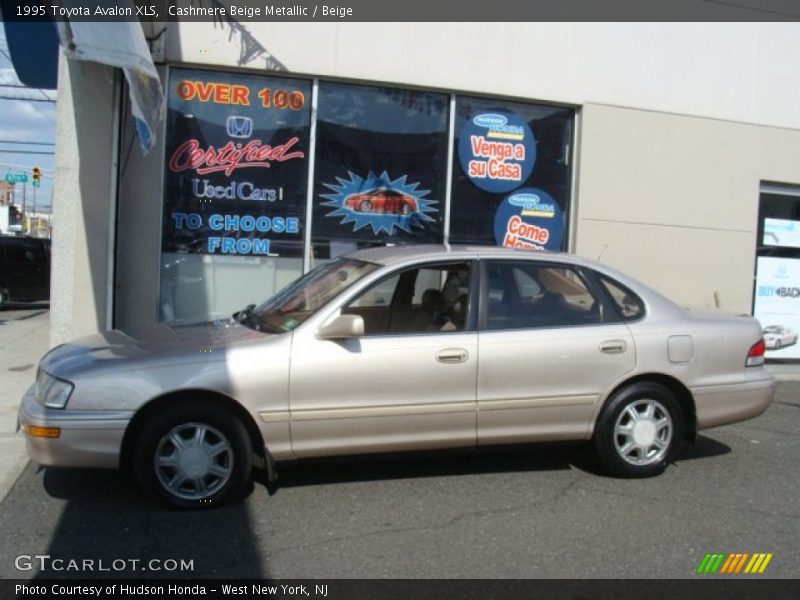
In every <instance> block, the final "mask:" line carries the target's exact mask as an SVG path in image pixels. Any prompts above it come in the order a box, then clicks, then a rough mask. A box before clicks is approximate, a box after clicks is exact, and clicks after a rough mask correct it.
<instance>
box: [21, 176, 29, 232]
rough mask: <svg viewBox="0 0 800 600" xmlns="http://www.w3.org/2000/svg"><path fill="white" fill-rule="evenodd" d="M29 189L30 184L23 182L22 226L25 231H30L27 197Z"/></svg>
mask: <svg viewBox="0 0 800 600" xmlns="http://www.w3.org/2000/svg"><path fill="white" fill-rule="evenodd" d="M27 190H28V184H27V183H23V184H22V228H23V229H24V230H25V233H28V223H27V220H28V204H27V198H26V192H27Z"/></svg>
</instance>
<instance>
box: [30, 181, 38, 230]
mask: <svg viewBox="0 0 800 600" xmlns="http://www.w3.org/2000/svg"><path fill="white" fill-rule="evenodd" d="M32 214H33V218H34V221H33V222H34V226H33V237H39V236H38V235H36V234H37V231H36V230H37V229H38V227H36V186H33V213H32Z"/></svg>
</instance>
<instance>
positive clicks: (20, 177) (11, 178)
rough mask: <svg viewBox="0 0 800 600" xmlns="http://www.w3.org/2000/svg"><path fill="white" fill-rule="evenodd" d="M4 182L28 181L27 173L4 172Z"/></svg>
mask: <svg viewBox="0 0 800 600" xmlns="http://www.w3.org/2000/svg"><path fill="white" fill-rule="evenodd" d="M6 183H28V175H27V173H6Z"/></svg>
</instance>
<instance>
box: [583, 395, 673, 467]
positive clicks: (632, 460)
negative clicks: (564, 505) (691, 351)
mask: <svg viewBox="0 0 800 600" xmlns="http://www.w3.org/2000/svg"><path fill="white" fill-rule="evenodd" d="M684 428H685V422H684V416H683V411H682V410H681V407H680V404H679V403H678V400H677V399H676V398H675V395H674V394H673V393H672V392H671V391H670V390H669V389H667V388H666V387H664V386H663V385H660V384H657V383H650V382H641V383H636V384H633V385H630V386H627V387H624V388H622V389H621V390H619V391H617V392H616V393H615V394H614V395H613V396H612V397H611V398H610V399H609V401H608V402H607V403H606V405H605V407H604V408H603V410H602V412H601V413H600V417H599V418H598V420H597V425H596V427H595V434H594V445H595V449H596V450H597V453H598V455H599V457H600V460H601V462H602V463H603V465H604V466H605V467H606V469H607V470H608V472H609V473H611V474H612V475H615V476H618V477H649V476H652V475H658V474H660V473H662V472H663V471H664V469H665V468H666V466H667V464H669V462H670V461H671V460H672V459H673V458H674V457H675V455H676V453H677V452H678V450H679V448H680V444H681V440H682V439H683V434H684Z"/></svg>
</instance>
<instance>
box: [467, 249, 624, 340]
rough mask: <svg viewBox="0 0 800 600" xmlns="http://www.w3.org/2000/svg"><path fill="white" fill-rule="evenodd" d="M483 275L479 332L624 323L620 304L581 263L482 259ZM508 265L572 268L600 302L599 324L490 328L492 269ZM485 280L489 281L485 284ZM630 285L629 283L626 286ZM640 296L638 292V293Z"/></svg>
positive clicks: (520, 259) (521, 259)
mask: <svg viewBox="0 0 800 600" xmlns="http://www.w3.org/2000/svg"><path fill="white" fill-rule="evenodd" d="M480 262H481V274H480V281H481V282H482V285H481V288H480V292H479V295H480V300H479V313H480V314H479V318H478V331H479V332H487V333H488V332H499V331H542V330H545V329H562V328H575V327H596V326H598V325H612V324H615V323H620V322H622V321H621V319H620V318H619V315H618V313H617V310H616V306H615V305H614V303H613V302H611V301H610V300H609V299H608V297H607V296H606V294H605V293H601V292H603V290H601V289H599V285H600V284H599V282H596V281H594V280H593V279H592V278H591V277H589V276H588V275H589V274H588V273H587V269H585V268H584V267H583V266H581V265H576V264H571V263H565V262H559V261H554V260H536V259H524V258H486V259H484V260H481V261H480ZM498 263H502V264H507V265H527V266H533V267H535V268H540V269H547V268H550V269H562V270H569V271H572V272H573V273H574V274H575V275H576V276H577V277H578V280H579V281H580V282H581V283H582V284H583V285H584V287H585V288H586V291H587V292H588V293H589V295H590V296H591V297H592V298H593V299H594V301H595V302H599V303H600V320H599V321H598V322H596V323H574V324H561V325H545V326H537V327H504V328H502V329H490V328H489V286H488V282H489V275H488V269H489V266H490V265H493V264H498ZM483 282H485V284H483ZM626 288H627V286H626ZM636 296H637V297H639V296H638V294H637V295H636Z"/></svg>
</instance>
